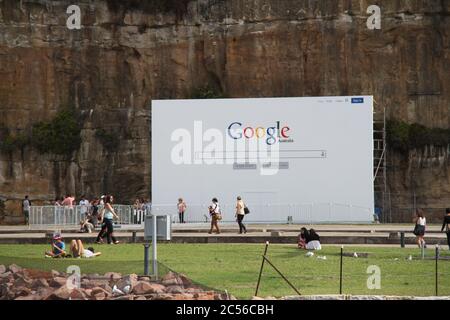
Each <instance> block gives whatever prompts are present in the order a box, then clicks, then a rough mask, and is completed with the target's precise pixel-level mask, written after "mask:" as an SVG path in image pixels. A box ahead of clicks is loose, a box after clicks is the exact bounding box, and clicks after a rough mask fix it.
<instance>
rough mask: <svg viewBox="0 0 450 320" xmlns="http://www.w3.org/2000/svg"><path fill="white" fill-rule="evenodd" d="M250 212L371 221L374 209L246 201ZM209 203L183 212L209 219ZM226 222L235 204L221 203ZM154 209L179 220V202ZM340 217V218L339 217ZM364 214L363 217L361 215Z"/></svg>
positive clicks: (254, 218) (266, 219)
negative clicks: (177, 205)
mask: <svg viewBox="0 0 450 320" xmlns="http://www.w3.org/2000/svg"><path fill="white" fill-rule="evenodd" d="M246 205H247V206H248V208H249V209H250V214H248V215H246V216H245V221H246V222H254V223H286V222H288V221H292V222H293V223H317V222H319V223H327V222H337V221H338V222H371V221H373V212H372V210H371V209H369V208H364V207H360V206H354V205H347V204H339V203H331V202H330V203H305V204H251V203H247V204H246ZM208 207H209V205H206V204H205V205H189V204H187V209H186V211H185V213H184V220H185V221H186V222H195V223H200V222H209V221H210V216H209V211H208ZM220 208H221V212H222V221H223V222H235V221H236V217H235V211H236V209H235V205H234V204H233V205H226V204H224V205H220ZM152 212H157V213H159V214H169V215H171V216H172V221H175V222H178V220H179V218H178V212H177V207H176V205H157V204H153V205H152ZM336 217H338V218H339V219H336ZM358 217H362V218H358Z"/></svg>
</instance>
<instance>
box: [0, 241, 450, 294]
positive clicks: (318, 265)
mask: <svg viewBox="0 0 450 320" xmlns="http://www.w3.org/2000/svg"><path fill="white" fill-rule="evenodd" d="M95 248H96V249H98V250H99V251H102V253H103V255H102V256H101V257H98V258H95V260H88V259H48V258H47V259H46V258H44V257H43V252H44V250H46V249H48V246H46V245H0V264H5V265H9V264H11V263H16V264H18V265H21V266H23V267H27V268H35V269H42V270H51V269H55V270H58V271H65V270H66V268H67V267H68V266H69V265H73V264H76V265H78V266H80V268H81V272H82V273H99V274H103V273H105V272H108V271H116V272H121V273H123V274H126V273H138V274H142V273H143V253H144V249H143V246H142V244H123V245H118V246H107V245H103V246H96V247H95ZM263 249H264V246H263V245H252V244H161V245H159V246H158V258H159V261H160V262H161V263H163V264H165V265H167V266H168V267H170V268H171V269H173V270H175V271H177V272H181V273H184V274H186V275H188V276H189V277H190V278H191V279H193V280H194V281H196V282H198V283H201V284H203V285H206V286H209V287H212V288H217V289H220V290H225V289H226V290H228V292H230V293H231V294H233V295H235V296H236V297H238V298H250V297H251V296H252V295H253V294H254V292H255V287H256V281H257V278H258V272H259V269H260V266H261V255H262V252H263ZM339 251H340V248H339V247H334V246H326V247H325V248H324V249H323V250H322V251H320V252H316V253H315V256H314V257H311V258H308V257H306V256H305V251H300V250H298V249H297V248H296V247H295V246H292V245H271V246H270V247H269V251H268V255H267V256H268V257H269V259H270V260H271V262H272V263H273V264H275V266H276V267H277V268H279V269H280V270H281V271H282V272H283V273H284V275H285V276H286V277H287V278H288V279H289V280H290V281H291V282H292V283H293V284H294V285H295V286H296V287H297V288H298V289H299V290H300V292H301V293H302V294H337V293H339V261H340V259H339ZM345 251H346V252H354V251H357V252H368V253H369V258H367V259H365V258H350V257H345V258H344V267H343V270H344V272H343V273H344V280H343V293H345V294H377V295H378V294H386V295H419V296H427V295H434V288H435V262H434V260H420V259H419V257H420V251H419V250H418V249H409V248H408V249H401V248H374V247H370V248H362V247H357V248H352V247H346V248H345ZM441 254H442V255H443V256H449V252H448V251H447V250H446V251H444V252H442V253H441ZM317 255H324V256H326V257H327V260H320V259H317ZM409 255H412V256H413V260H412V261H408V260H407V259H406V258H407V257H408V256H409ZM427 255H428V256H432V255H434V249H428V250H427ZM370 265H377V266H379V267H380V269H381V289H379V290H369V289H368V288H367V278H368V276H369V275H368V274H367V273H366V271H367V267H368V266H370ZM439 272H440V275H439V294H440V295H450V261H446V260H441V261H439ZM293 294H295V292H294V291H293V290H292V289H291V288H290V287H289V286H288V285H287V284H286V283H285V282H284V281H283V280H282V279H281V277H280V276H279V275H278V274H277V273H276V272H275V271H274V270H273V269H272V268H271V267H270V266H269V265H268V264H266V265H265V268H264V273H263V277H262V281H261V285H260V293H259V295H260V296H269V295H271V296H276V297H279V296H284V295H293Z"/></svg>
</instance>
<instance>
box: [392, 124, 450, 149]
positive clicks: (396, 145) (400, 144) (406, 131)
mask: <svg viewBox="0 0 450 320" xmlns="http://www.w3.org/2000/svg"><path fill="white" fill-rule="evenodd" d="M386 138H387V143H388V145H389V147H391V148H392V149H394V150H397V151H400V152H404V151H408V150H410V149H419V148H423V147H425V146H426V145H434V146H441V147H444V146H447V145H449V144H450V129H441V128H427V127H425V126H423V125H420V124H417V123H413V124H408V123H405V122H403V121H397V120H390V121H388V122H387V124H386Z"/></svg>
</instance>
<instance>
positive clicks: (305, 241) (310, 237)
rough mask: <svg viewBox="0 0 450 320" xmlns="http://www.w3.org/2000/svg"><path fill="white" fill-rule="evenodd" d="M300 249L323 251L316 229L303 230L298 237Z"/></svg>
mask: <svg viewBox="0 0 450 320" xmlns="http://www.w3.org/2000/svg"><path fill="white" fill-rule="evenodd" d="M298 247H299V248H300V249H306V250H321V249H322V246H321V244H320V237H319V235H318V234H317V233H316V231H315V230H314V229H310V230H308V229H306V228H301V229H300V234H299V235H298Z"/></svg>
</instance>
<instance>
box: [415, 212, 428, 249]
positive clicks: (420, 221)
mask: <svg viewBox="0 0 450 320" xmlns="http://www.w3.org/2000/svg"><path fill="white" fill-rule="evenodd" d="M414 222H415V223H416V225H415V227H414V234H415V235H416V237H417V238H416V242H417V245H418V246H419V248H422V247H423V248H426V247H427V245H426V243H425V240H424V237H425V228H426V224H427V219H426V218H425V215H424V213H423V211H422V210H420V209H417V212H416V217H415V218H414Z"/></svg>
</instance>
